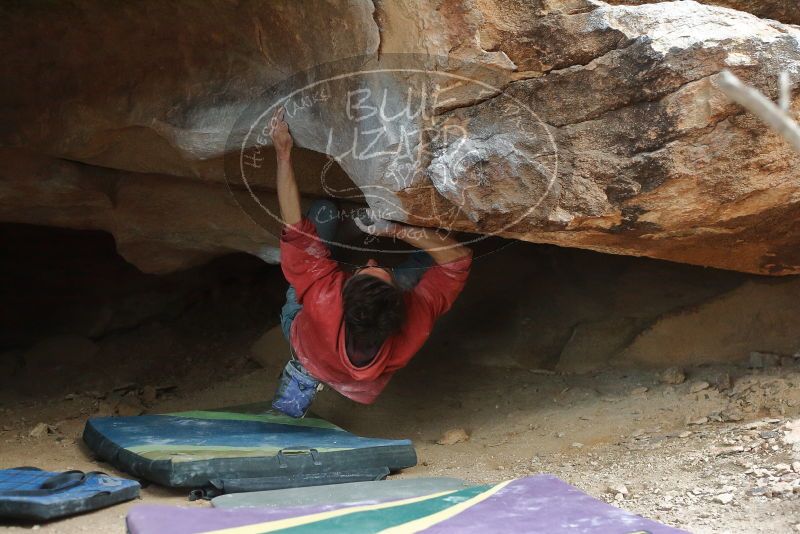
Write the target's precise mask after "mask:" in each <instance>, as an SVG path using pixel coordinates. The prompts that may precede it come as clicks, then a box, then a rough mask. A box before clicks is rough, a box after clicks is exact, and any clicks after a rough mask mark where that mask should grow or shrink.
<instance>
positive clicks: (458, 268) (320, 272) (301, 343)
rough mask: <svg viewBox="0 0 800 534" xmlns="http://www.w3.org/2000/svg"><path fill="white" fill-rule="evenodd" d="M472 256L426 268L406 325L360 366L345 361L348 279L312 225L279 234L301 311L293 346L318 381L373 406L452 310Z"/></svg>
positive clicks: (408, 297)
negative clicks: (344, 290) (344, 292)
mask: <svg viewBox="0 0 800 534" xmlns="http://www.w3.org/2000/svg"><path fill="white" fill-rule="evenodd" d="M471 264H472V257H471V255H467V256H465V257H464V258H460V259H458V260H456V261H453V262H451V263H447V264H444V265H434V266H433V267H431V268H430V269H428V270H427V271H426V272H425V274H424V275H423V276H422V278H421V279H420V281H419V284H417V285H416V286H415V287H414V288H413V289H412V290H410V291H407V292H405V293H404V295H403V298H404V300H405V304H406V321H405V324H404V326H403V328H402V330H401V331H400V332H399V333H397V334H395V335H393V336H391V337H389V338H388V339H386V341H385V342H384V343H383V345H382V346H381V348H380V350H379V351H378V353H377V354H376V355H375V358H374V359H373V360H372V361H371V362H370V363H369V364H368V365H366V366H364V367H356V366H355V365H353V364H352V363H351V362H350V359H349V358H348V357H347V351H346V346H345V345H346V341H345V334H344V312H343V309H342V300H343V298H342V287H343V286H344V283H345V281H346V280H347V279H348V278H349V276H350V275H349V274H347V273H345V272H344V271H343V270H342V269H340V268H339V265H338V263H337V262H336V261H334V260H332V259H331V258H330V251H329V250H328V247H327V246H325V244H324V243H322V242H321V241H320V240H319V238H318V237H317V234H316V229H315V228H314V225H313V224H312V223H311V222H310V221H309V220H308V219H305V218H304V219H303V220H301V221H300V222H299V223H297V224H295V225H287V226H285V227H284V229H283V232H282V234H281V268H282V269H283V274H284V276H286V279H287V280H288V281H289V283H290V284H292V286H294V288H295V290H296V292H297V301H298V302H299V303H300V304H302V305H303V309H302V311H301V312H300V313H299V314H297V316H296V317H295V319H294V321H293V322H292V328H291V336H290V337H291V339H290V342H291V345H292V348H293V349H294V352H295V355H296V356H297V358H298V359H299V360H300V363H301V364H303V367H305V368H306V370H307V371H308V372H309V373H311V375H312V376H314V378H316V379H317V380H321V381H322V382H324V383H326V384H328V385H329V386H331V387H332V388H333V389H335V390H336V391H338V392H339V393H341V394H342V395H344V396H345V397H348V398H350V399H352V400H354V401H356V402H360V403H363V404H370V403H372V402H374V401H375V398H376V397H377V396H378V395H379V394H380V392H381V391H382V390H383V388H384V387H386V384H387V383H388V382H389V379H390V378H391V377H392V375H393V374H394V373H395V372H396V371H397V370H398V369H401V368H402V367H405V366H406V365H407V364H408V362H409V361H410V360H411V358H412V357H413V356H414V354H416V352H417V351H418V350H419V349H420V348H421V347H422V345H423V344H424V343H425V340H427V339H428V336H429V335H430V333H431V330H432V329H433V324H434V323H435V322H436V319H437V318H438V317H439V316H440V315H442V314H443V313H445V312H446V311H447V310H449V309H450V306H452V304H453V302H454V301H455V300H456V297H458V294H459V293H460V292H461V290H462V289H463V287H464V284H465V283H466V281H467V276H468V275H469V268H470V265H471Z"/></svg>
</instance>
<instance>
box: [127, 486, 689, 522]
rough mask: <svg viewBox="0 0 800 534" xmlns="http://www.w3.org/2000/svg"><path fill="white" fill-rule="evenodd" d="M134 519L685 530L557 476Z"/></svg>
mask: <svg viewBox="0 0 800 534" xmlns="http://www.w3.org/2000/svg"><path fill="white" fill-rule="evenodd" d="M127 525H128V530H129V532H130V533H131V534H167V533H169V534H198V533H212V532H213V533H220V534H221V533H223V532H229V530H228V529H235V532H236V533H237V534H258V533H262V532H290V531H291V532H292V533H301V532H325V533H352V532H359V533H369V532H426V533H435V532H439V533H454V534H455V533H459V534H460V533H464V532H467V533H469V532H474V533H481V534H483V533H485V532H525V533H548V534H558V533H563V534H567V533H569V534H576V533H578V534H601V533H602V534H609V533H619V534H635V533H649V534H677V533H684V534H685V531H683V530H679V529H676V528H672V527H668V526H665V525H662V524H660V523H657V522H655V521H651V520H649V519H645V518H643V517H640V516H637V515H635V514H633V513H631V512H627V511H625V510H620V509H619V508H616V507H614V506H611V505H610V504H606V503H604V502H602V501H600V500H597V499H595V498H593V497H590V496H589V495H587V494H585V493H583V492H582V491H580V490H579V489H577V488H574V487H572V486H570V485H569V484H567V483H566V482H564V481H562V480H559V479H558V478H556V477H554V476H550V475H538V476H534V477H528V478H521V479H517V480H510V481H506V482H502V483H500V484H493V485H483V486H473V487H470V488H466V489H462V490H454V491H444V492H438V493H434V494H431V495H425V496H420V497H412V498H407V499H399V500H389V501H385V502H380V503H375V504H367V505H362V504H356V505H315V506H300V507H290V508H234V509H220V508H210V509H189V508H177V507H170V506H157V505H139V506H136V507H134V508H132V509H131V511H130V512H129V513H128V517H127ZM389 529H391V530H389ZM230 532H233V530H230Z"/></svg>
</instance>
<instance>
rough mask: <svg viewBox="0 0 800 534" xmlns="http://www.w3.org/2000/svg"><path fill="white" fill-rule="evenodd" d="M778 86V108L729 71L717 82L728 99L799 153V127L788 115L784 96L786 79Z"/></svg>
mask: <svg viewBox="0 0 800 534" xmlns="http://www.w3.org/2000/svg"><path fill="white" fill-rule="evenodd" d="M780 85H781V93H782V96H781V101H782V102H781V106H780V107H779V106H778V105H776V104H775V103H774V102H773V101H772V100H770V99H769V98H767V97H766V96H764V95H763V94H762V93H761V92H760V91H758V90H757V89H755V88H753V87H750V86H748V85H745V84H744V83H743V82H742V80H740V79H739V78H738V77H736V75H735V74H733V73H732V72H730V71H727V70H726V71H723V72H722V77H721V79H720V82H719V86H720V89H722V91H723V92H724V93H725V94H726V95H728V98H730V99H731V100H733V101H735V102H737V103H738V104H739V105H741V106H743V107H745V108H747V109H748V110H750V111H751V112H753V113H754V114H755V115H756V116H758V117H759V118H760V119H761V120H763V121H764V122H766V123H767V124H768V125H769V126H770V127H772V129H774V130H775V131H776V132H777V133H778V134H780V135H781V136H782V137H783V138H784V139H786V140H787V141H788V142H789V144H791V145H792V147H794V149H795V150H797V151H798V152H800V125H798V124H797V122H795V120H794V119H793V118H792V117H791V115H789V113H788V108H789V100H790V97H789V96H788V95H787V94H786V93H789V92H790V91H789V83H788V77H787V78H786V82H784V81H781V83H780ZM783 105H785V106H786V110H783V109H781V107H783Z"/></svg>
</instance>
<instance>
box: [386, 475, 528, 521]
mask: <svg viewBox="0 0 800 534" xmlns="http://www.w3.org/2000/svg"><path fill="white" fill-rule="evenodd" d="M512 482H514V481H513V480H506V481H505V482H501V483H499V484H497V485H496V486H494V487H492V488H489V489H488V490H486V491H484V492H483V493H481V494H479V495H476V496H474V497H472V498H471V499H468V500H466V501H464V502H461V503H458V504H454V505H453V506H451V507H450V508H447V509H446V510H442V511H441V512H436V513H435V514H431V515H429V516H427V517H421V518H419V519H415V520H413V521H409V522H408V523H403V524H402V525H397V526H394V527H391V528H386V529H383V530H381V531H380V534H411V533H413V532H419V531H420V530H425V529H426V528H430V527H432V526H433V525H436V524H437V523H441V522H442V521H446V520H448V519H450V518H452V517H455V516H456V515H458V514H460V513H461V512H463V511H465V510H467V509H469V508H471V507H473V506H475V505H476V504H478V503H480V502H483V501H485V500H486V499H488V498H489V497H491V496H492V495H494V494H495V493H497V492H498V491H500V490H501V489H503V488H505V487H506V486H508V485H509V484H511V483H512Z"/></svg>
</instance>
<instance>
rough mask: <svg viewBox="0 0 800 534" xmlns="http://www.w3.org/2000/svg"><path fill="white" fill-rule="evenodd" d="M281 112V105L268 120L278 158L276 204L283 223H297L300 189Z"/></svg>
mask: <svg viewBox="0 0 800 534" xmlns="http://www.w3.org/2000/svg"><path fill="white" fill-rule="evenodd" d="M283 114H284V109H283V107H280V108H278V109H277V110H275V114H274V115H273V116H272V120H271V121H270V126H271V129H270V137H272V143H273V145H274V146H275V154H276V156H277V159H278V175H277V186H278V205H279V206H280V208H281V218H282V219H283V222H284V224H297V223H299V222H300V220H301V218H302V215H303V212H302V210H301V209H300V191H299V190H298V189H297V182H296V181H295V178H294V169H293V168H292V145H293V144H294V143H293V140H292V134H290V133H289V125H288V124H286V121H285V120H284V118H283Z"/></svg>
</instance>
